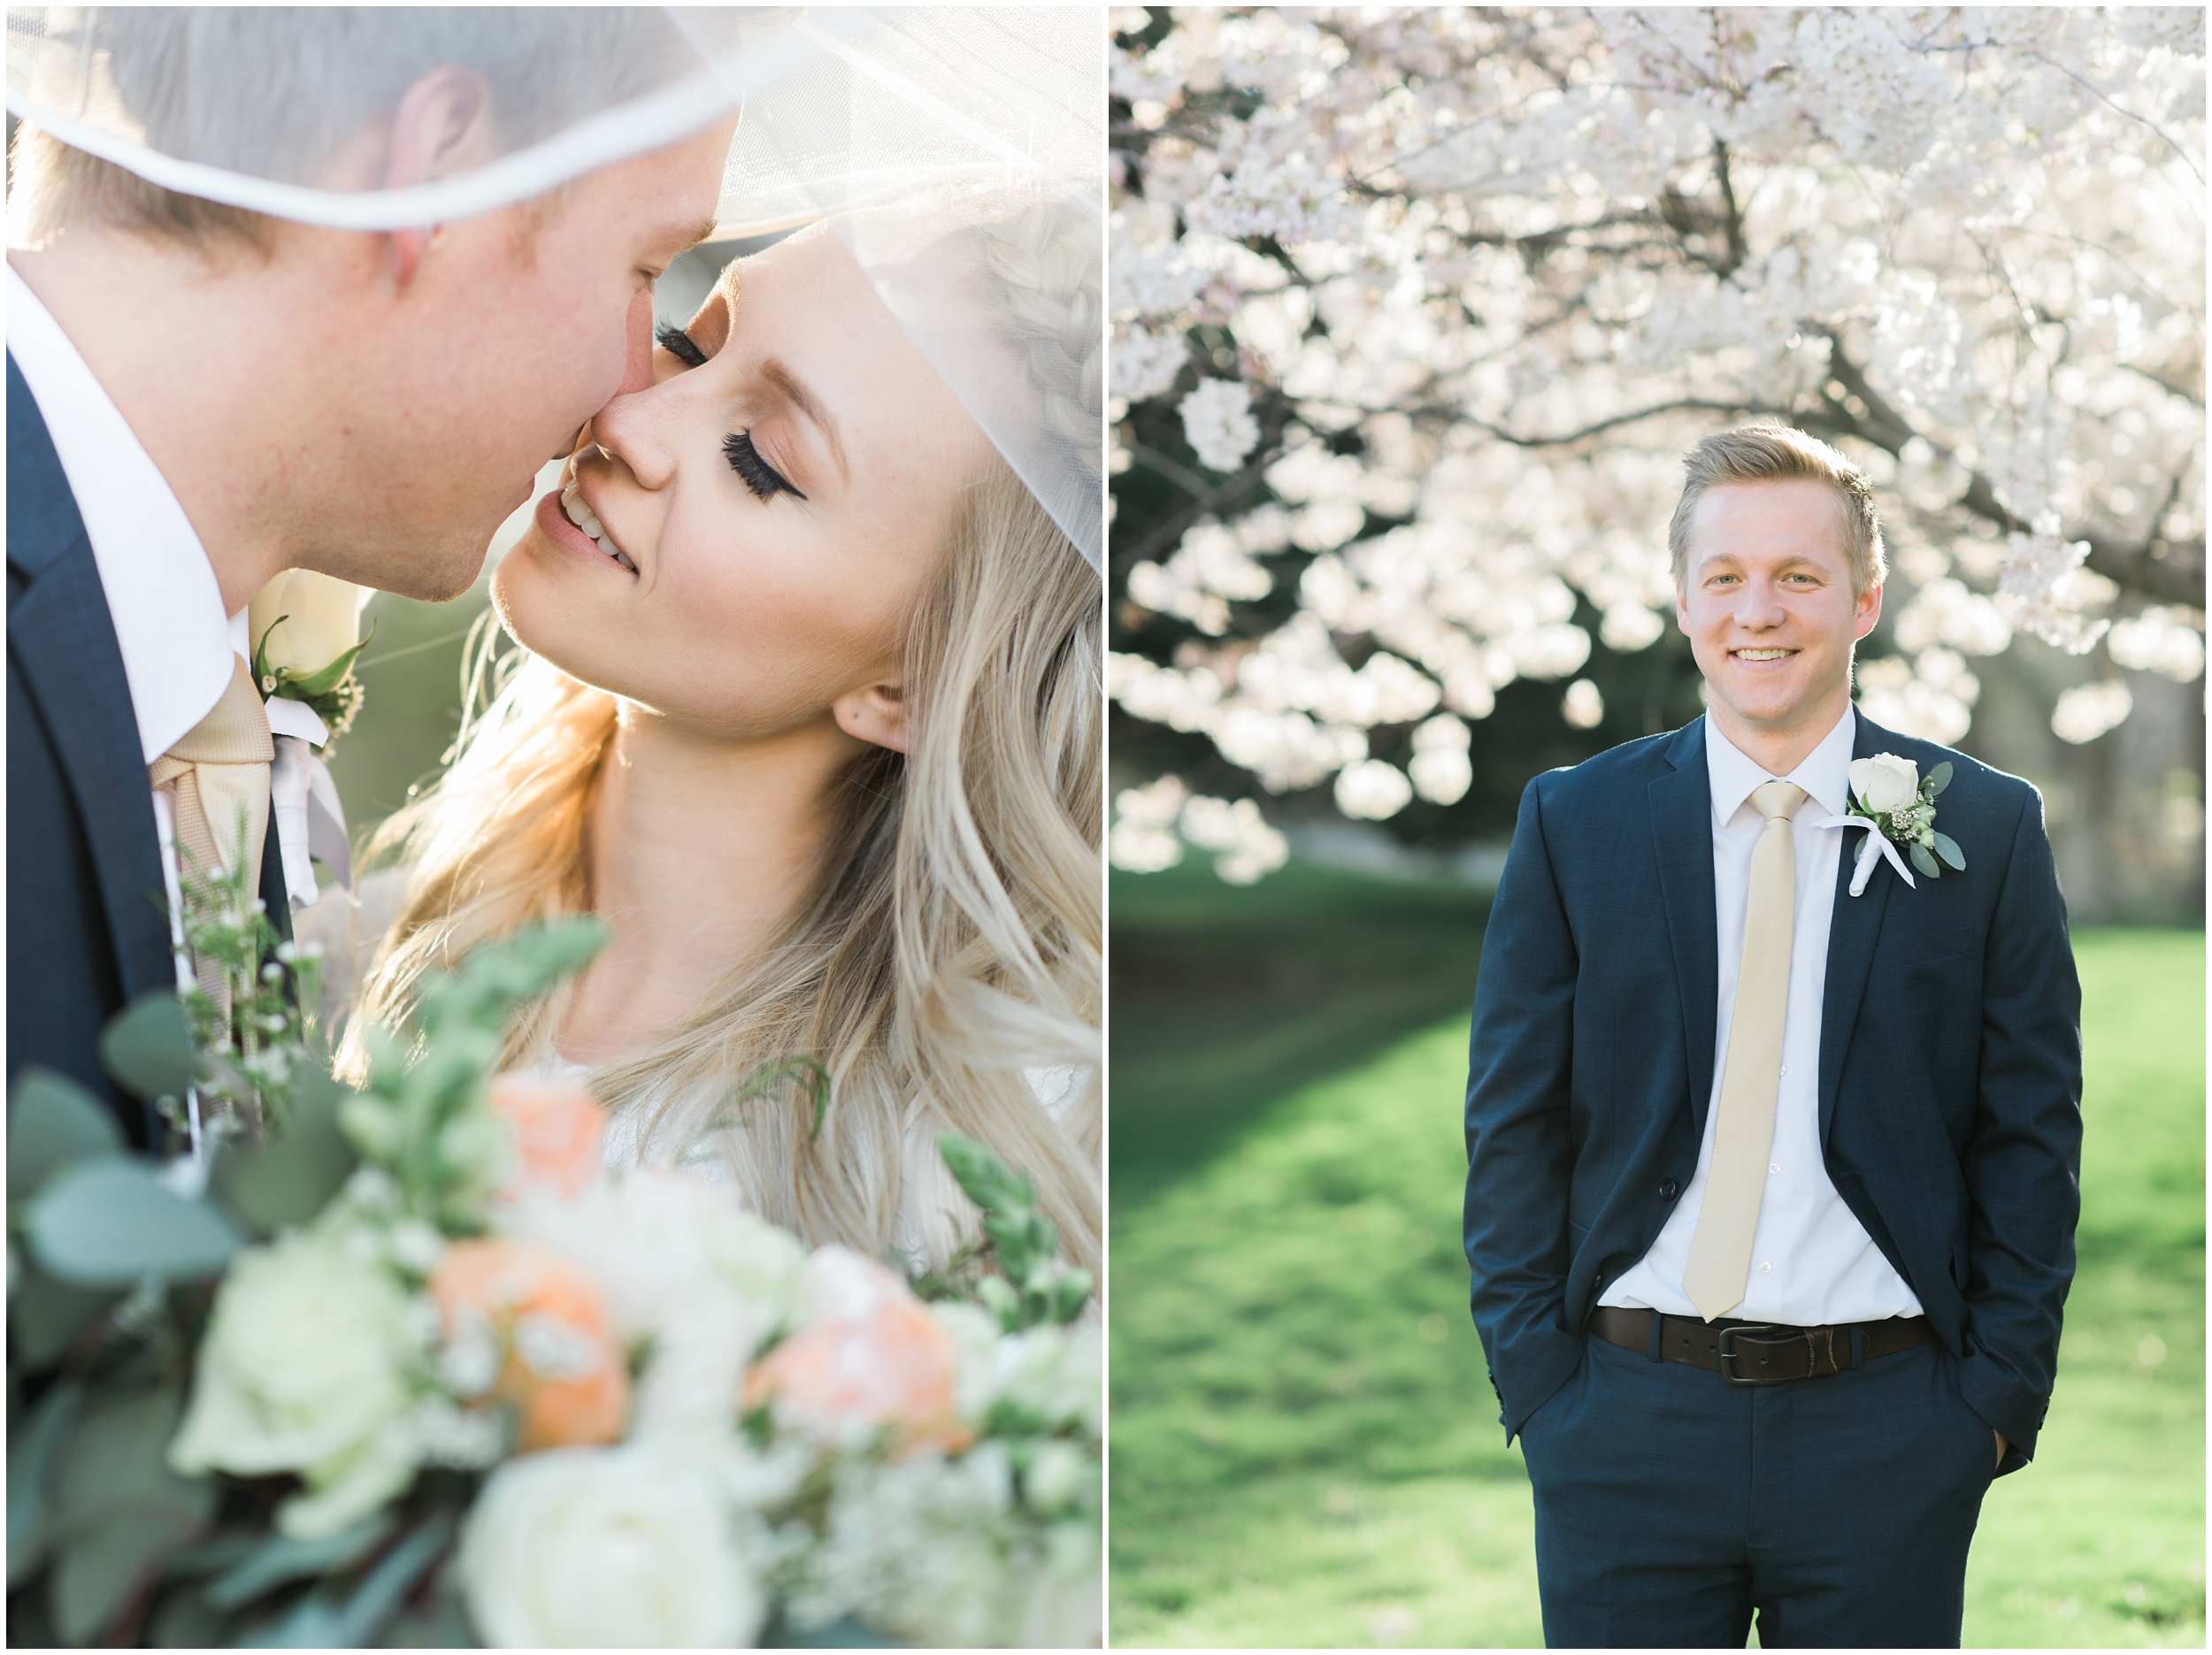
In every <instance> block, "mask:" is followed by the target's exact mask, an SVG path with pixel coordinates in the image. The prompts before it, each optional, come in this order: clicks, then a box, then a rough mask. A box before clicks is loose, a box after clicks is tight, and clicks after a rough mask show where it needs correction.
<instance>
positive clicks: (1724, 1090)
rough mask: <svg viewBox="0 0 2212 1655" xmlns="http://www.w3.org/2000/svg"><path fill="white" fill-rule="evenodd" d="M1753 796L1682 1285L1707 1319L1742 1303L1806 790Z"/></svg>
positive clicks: (1785, 788)
mask: <svg viewBox="0 0 2212 1655" xmlns="http://www.w3.org/2000/svg"><path fill="white" fill-rule="evenodd" d="M1751 802H1752V805H1753V807H1754V808H1756V809H1757V811H1758V812H1759V814H1760V816H1763V817H1764V818H1765V820H1766V827H1765V829H1764V831H1762V832H1761V833H1760V835H1759V843H1758V845H1757V847H1755V849H1754V850H1753V851H1752V853H1751V891H1750V897H1749V900H1747V902H1746V903H1745V905H1744V916H1743V964H1742V965H1741V967H1740V969H1738V971H1737V973H1736V1008H1735V1011H1734V1013H1733V1014H1732V1015H1731V1016H1730V1018H1729V1023H1728V1057H1727V1061H1726V1063H1725V1065H1724V1068H1723V1069H1722V1070H1721V1083H1720V1119H1719V1121H1718V1122H1717V1123H1716V1124H1715V1126H1714V1129H1713V1162H1712V1166H1711V1167H1710V1168H1709V1169H1708V1171H1707V1173H1706V1177H1705V1200H1704V1204H1703V1205H1702V1206H1701V1207H1700V1208H1699V1209H1698V1214H1697V1233H1696V1234H1695V1235H1694V1236H1693V1237H1691V1239H1690V1261H1689V1263H1688V1265H1687V1266H1686V1267H1685V1268H1684V1269H1683V1272H1682V1291H1684V1292H1686V1293H1687V1294H1688V1295H1689V1296H1690V1302H1691V1303H1692V1304H1693V1305H1695V1306H1697V1314H1699V1315H1701V1316H1702V1317H1704V1318H1705V1320H1706V1321H1708V1322H1710V1321H1712V1320H1713V1319H1714V1318H1715V1317H1717V1316H1724V1315H1726V1314H1728V1313H1729V1312H1730V1311H1732V1310H1733V1309H1734V1308H1735V1307H1736V1306H1738V1305H1740V1304H1741V1303H1743V1297H1744V1283H1746V1281H1747V1279H1748V1278H1749V1276H1750V1273H1751V1244H1752V1239H1753V1237H1754V1236H1755V1234H1756V1232H1757V1230H1758V1228H1759V1199H1760V1197H1761V1196H1763V1194H1764V1193H1765V1192H1766V1181H1767V1152H1768V1150H1769V1149H1770V1148H1771V1147H1772V1145H1773V1143H1774V1095H1775V1093H1776V1092H1777V1091H1778V1090H1779V1088H1780V1086H1781V1084H1782V1015H1783V1013H1784V1011H1785V1010H1786V1009H1787V1008H1788V1005H1789V998H1790V931H1791V927H1792V924H1793V921H1794V919H1795V916H1796V910H1797V847H1795V845H1793V843H1792V842H1791V839H1790V818H1791V817H1792V816H1795V815H1796V814H1797V812H1798V809H1799V808H1800V807H1801V805H1803V804H1804V802H1805V791H1804V789H1803V788H1801V787H1797V786H1793V785H1791V784H1790V783H1788V782H1768V783H1766V784H1765V785H1763V786H1759V787H1755V788H1754V789H1752V793H1751Z"/></svg>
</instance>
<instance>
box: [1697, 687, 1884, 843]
mask: <svg viewBox="0 0 2212 1655" xmlns="http://www.w3.org/2000/svg"><path fill="white" fill-rule="evenodd" d="M1857 717H1858V715H1857V713H1856V712H1855V710H1854V709H1852V708H1851V707H1850V706H1848V705H1846V706H1845V708H1844V709H1843V716H1842V717H1840V718H1839V719H1837V720H1836V724H1835V728H1834V729H1832V730H1831V731H1829V732H1828V733H1827V734H1826V735H1824V736H1823V737H1822V738H1821V740H1820V745H1819V746H1818V747H1815V748H1814V749H1813V750H1812V751H1811V752H1810V753H1809V754H1807V755H1805V759H1804V762H1802V763H1801V764H1799V765H1798V767H1797V768H1796V769H1795V770H1792V771H1791V772H1790V773H1789V774H1788V775H1786V776H1784V777H1781V778H1776V777H1774V776H1773V775H1771V774H1770V773H1769V772H1768V771H1767V770H1764V769H1763V768H1762V767H1761V766H1760V765H1759V764H1758V763H1757V762H1755V761H1754V760H1752V759H1750V758H1747V757H1746V756H1745V755H1744V752H1743V750H1742V749H1741V748H1740V747H1737V746H1736V744H1735V743H1734V742H1732V741H1731V740H1730V739H1728V738H1727V737H1726V736H1724V735H1723V734H1721V732H1720V726H1719V725H1718V724H1715V723H1714V722H1713V718H1712V715H1710V714H1707V715H1706V718H1705V776H1706V779H1707V781H1708V782H1709V784H1710V785H1711V786H1712V790H1713V825H1714V826H1715V827H1726V826H1727V825H1728V823H1729V820H1730V818H1731V817H1732V816H1734V815H1735V814H1736V812H1737V811H1738V810H1740V809H1741V808H1743V802H1744V801H1745V800H1747V799H1748V798H1750V797H1751V792H1752V789H1754V788H1755V787H1759V786H1762V785H1764V784H1766V783H1768V782H1770V781H1774V780H1777V779H1779V780H1782V781H1786V782H1793V783H1794V784H1796V785H1798V786H1800V787H1802V788H1803V789H1804V790H1805V792H1806V793H1808V794H1809V795H1810V797H1811V799H1812V801H1813V803H1814V804H1815V805H1817V806H1818V807H1819V808H1821V809H1822V810H1824V811H1825V812H1826V813H1827V814H1828V815H1830V816H1841V815H1843V814H1844V807H1845V805H1846V804H1847V802H1848V801H1849V797H1850V791H1851V743H1852V741H1853V740H1854V739H1855V737H1856V735H1857V731H1856V728H1855V721H1856V719H1857ZM1800 815H1801V816H1802V815H1803V813H1802V812H1801V813H1800Z"/></svg>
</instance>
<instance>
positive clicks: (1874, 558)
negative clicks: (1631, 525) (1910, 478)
mask: <svg viewBox="0 0 2212 1655" xmlns="http://www.w3.org/2000/svg"><path fill="white" fill-rule="evenodd" d="M1682 464H1683V471H1684V472H1685V473H1686V475H1685V477H1684V479H1683V483H1682V498H1681V499H1680V500H1679V501H1678V502H1676V503H1675V508H1674V520H1673V521H1672V522H1671V523H1670V524H1668V525H1667V550H1668V551H1669V553H1671V555H1672V556H1673V558H1674V586H1675V590H1676V591H1678V592H1681V591H1685V590H1686V589H1687V587H1688V585H1689V578H1690V518H1691V517H1692V516H1693V515H1694V513H1695V512H1696V510H1697V502H1698V500H1699V498H1700V497H1701V495H1703V494H1704V493H1705V491H1706V490H1707V489H1709V488H1718V487H1722V486H1723V485H1724V484H1728V483H1774V482H1785V481H1788V480H1791V479H1798V478H1802V479H1807V480H1809V481H1812V482H1816V483H1825V484H1827V485H1828V486H1829V487H1831V488H1832V489H1834V490H1835V491H1836V500H1837V505H1838V508H1839V514H1838V526H1839V529H1840V531H1841V536H1842V540H1843V549H1844V553H1845V555H1847V556H1848V557H1849V558H1850V560H1851V591H1852V594H1853V595H1854V596H1855V597H1857V596H1863V595H1864V594H1867V593H1869V592H1870V591H1872V590H1873V589H1874V588H1875V587H1876V586H1880V585H1881V584H1882V582H1883V581H1884V580H1886V578H1888V575H1889V560H1888V558H1887V556H1886V554H1885V553H1884V551H1883V548H1882V519H1881V514H1880V513H1879V512H1878V510H1876V509H1875V505H1874V488H1873V485H1871V484H1870V483H1869V482H1868V481H1867V480H1866V473H1865V472H1863V471H1860V470H1859V468H1858V467H1857V466H1855V465H1854V464H1851V462H1850V461H1849V460H1848V459H1847V458H1846V457H1845V456H1843V455H1842V453H1840V452H1839V450H1837V449H1835V448H1831V447H1829V446H1828V444H1826V443H1824V442H1823V441H1821V440H1820V439H1819V438H1818V437H1814V436H1809V435H1807V434H1806V433H1804V432H1801V431H1798V430H1796V429H1794V428H1793V427H1791V426H1788V425H1740V426H1738V427H1737V428H1736V429H1735V430H1733V431H1721V432H1716V433H1714V434H1713V435H1711V436H1709V437H1708V438H1706V439H1705V441H1702V442H1701V443H1699V444H1698V445H1697V447H1695V448H1692V449H1691V450H1690V451H1689V452H1688V453H1687V454H1686V455H1684V456H1682Z"/></svg>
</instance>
